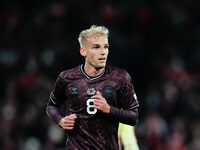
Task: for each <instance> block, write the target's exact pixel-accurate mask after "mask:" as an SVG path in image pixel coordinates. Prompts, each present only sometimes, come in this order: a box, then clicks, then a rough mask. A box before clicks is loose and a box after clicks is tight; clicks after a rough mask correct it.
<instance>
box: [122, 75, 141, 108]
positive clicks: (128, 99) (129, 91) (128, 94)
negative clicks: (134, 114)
mask: <svg viewBox="0 0 200 150" xmlns="http://www.w3.org/2000/svg"><path fill="white" fill-rule="evenodd" d="M119 101H120V106H121V108H122V109H128V110H137V107H138V106H139V103H138V100H137V96H136V93H135V90H134V87H133V83H132V80H131V77H130V75H129V74H128V72H125V73H124V74H123V75H122V77H121V89H120V98H119Z"/></svg>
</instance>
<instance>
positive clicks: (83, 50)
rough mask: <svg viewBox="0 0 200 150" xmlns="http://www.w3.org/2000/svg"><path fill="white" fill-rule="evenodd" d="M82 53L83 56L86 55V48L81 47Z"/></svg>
mask: <svg viewBox="0 0 200 150" xmlns="http://www.w3.org/2000/svg"><path fill="white" fill-rule="evenodd" d="M80 54H81V55H82V56H83V57H85V56H86V54H87V52H86V51H85V49H83V48H80Z"/></svg>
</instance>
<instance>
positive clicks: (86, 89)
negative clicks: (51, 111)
mask: <svg viewBox="0 0 200 150" xmlns="http://www.w3.org/2000/svg"><path fill="white" fill-rule="evenodd" d="M120 87H121V85H120V84H119V82H118V81H117V80H115V79H107V80H97V81H87V80H75V81H73V82H71V83H69V84H68V85H67V86H66V89H65V93H66V96H67V97H68V98H69V99H71V100H74V101H77V103H85V101H86V100H88V99H89V98H91V97H92V96H93V95H95V94H96V92H97V91H99V92H100V93H101V95H102V96H103V97H104V98H106V99H107V100H108V101H109V100H112V99H113V98H114V97H115V96H116V92H117V91H118V90H120Z"/></svg>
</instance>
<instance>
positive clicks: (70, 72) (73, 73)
mask: <svg viewBox="0 0 200 150" xmlns="http://www.w3.org/2000/svg"><path fill="white" fill-rule="evenodd" d="M79 74H80V65H79V66H77V67H75V68H71V69H67V70H64V71H62V72H61V73H60V74H59V76H58V77H59V78H61V79H63V80H66V79H71V78H75V77H77V76H78V75H79Z"/></svg>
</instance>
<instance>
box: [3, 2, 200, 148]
mask: <svg viewBox="0 0 200 150" xmlns="http://www.w3.org/2000/svg"><path fill="white" fill-rule="evenodd" d="M198 7H199V6H198V4H197V2H196V1H195V0H190V1H187V0H182V1H178V0H173V1H171V0H140V1H135V0H123V1H122V0H119V1H115V0H92V1H91V0H84V1H83V0H59V1H56V0H42V1H41V0H40V1H39V0H28V1H27V0H22V1H14V0H6V1H5V0H3V1H1V2H0V108H1V109H0V149H1V150H62V147H63V146H64V142H65V134H66V133H65V131H63V130H62V129H61V128H59V127H57V126H56V125H55V124H54V123H52V122H51V121H50V120H49V118H48V117H47V115H46V112H45V107H46V103H47V100H48V97H49V93H50V91H51V90H52V89H53V86H54V82H55V79H56V77H57V75H58V74H59V73H60V72H61V71H63V70H65V69H69V68H72V67H75V66H77V65H79V64H81V63H83V58H81V56H80V55H79V45H78V40H77V38H78V34H79V33H80V32H81V31H82V30H83V29H86V28H89V27H90V26H91V25H92V24H97V25H104V26H106V27H108V28H109V30H110V38H109V43H110V54H109V60H108V64H111V65H115V66H118V67H120V68H124V69H126V70H127V71H128V72H129V73H130V75H131V76H132V79H133V83H134V86H135V90H136V93H137V96H138V99H139V102H140V112H139V113H140V119H139V123H138V124H137V125H136V127H135V133H136V136H137V139H138V144H139V147H140V150H200V121H199V115H200V78H199V77H200V65H199V64H200V44H199V43H200V42H199V39H200V18H199V16H200V15H199V14H200V9H199V8H198Z"/></svg>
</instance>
